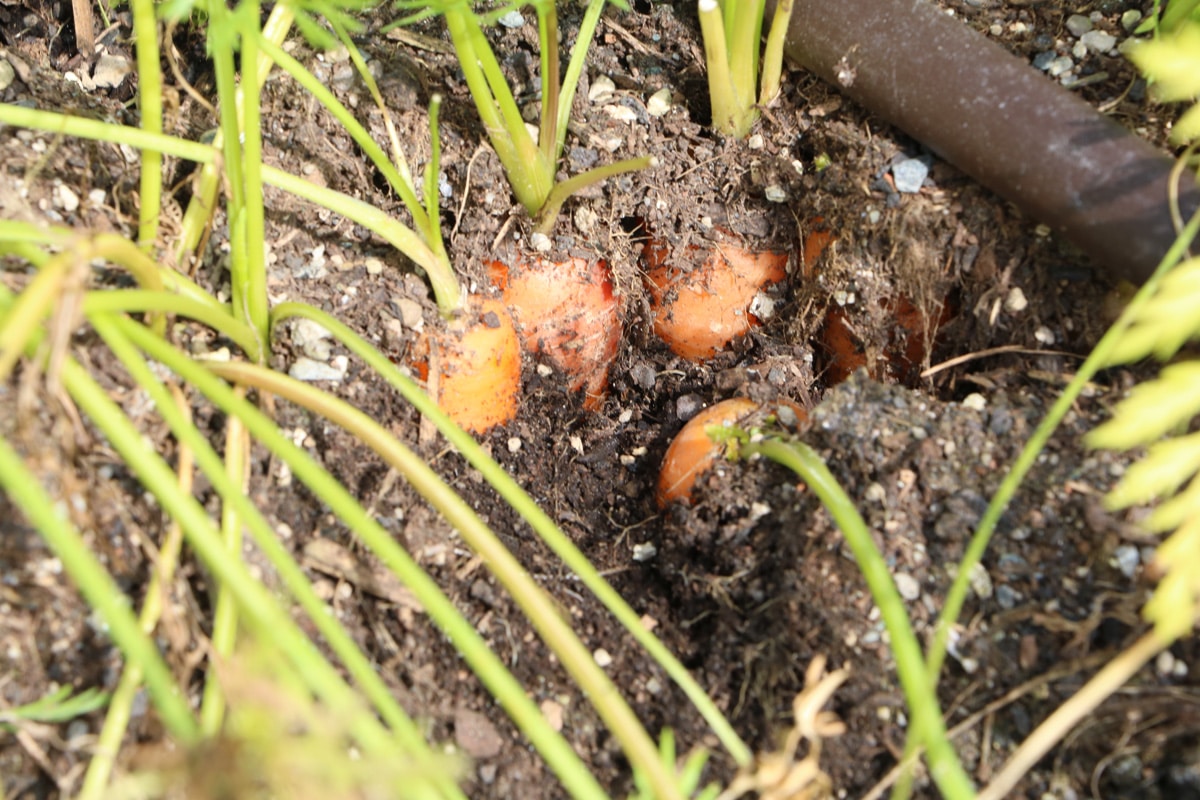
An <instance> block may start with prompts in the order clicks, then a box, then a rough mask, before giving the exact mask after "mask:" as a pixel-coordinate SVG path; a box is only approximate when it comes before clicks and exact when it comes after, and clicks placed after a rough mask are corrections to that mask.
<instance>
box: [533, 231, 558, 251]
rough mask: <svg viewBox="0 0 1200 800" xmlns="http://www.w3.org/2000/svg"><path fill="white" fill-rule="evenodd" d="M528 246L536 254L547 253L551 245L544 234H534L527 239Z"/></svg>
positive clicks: (548, 238)
mask: <svg viewBox="0 0 1200 800" xmlns="http://www.w3.org/2000/svg"><path fill="white" fill-rule="evenodd" d="M529 246H530V247H532V248H533V249H534V251H536V252H538V253H549V252H550V248H551V247H552V246H553V243H552V242H551V241H550V237H549V236H547V235H546V234H544V233H534V234H532V235H531V236H530V237H529Z"/></svg>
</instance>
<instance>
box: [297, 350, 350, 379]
mask: <svg viewBox="0 0 1200 800" xmlns="http://www.w3.org/2000/svg"><path fill="white" fill-rule="evenodd" d="M339 360H341V361H342V362H343V363H340V364H339V363H337V362H338V361H339ZM334 361H335V363H333V364H324V363H322V362H320V361H315V360H313V359H311V358H308V357H307V356H301V357H300V358H297V359H296V361H295V363H293V364H292V366H291V368H290V369H289V370H288V375H290V376H291V377H293V378H295V379H296V380H298V381H307V382H312V381H340V380H341V379H342V378H344V377H346V366H345V363H344V358H340V359H334ZM339 367H340V368H339Z"/></svg>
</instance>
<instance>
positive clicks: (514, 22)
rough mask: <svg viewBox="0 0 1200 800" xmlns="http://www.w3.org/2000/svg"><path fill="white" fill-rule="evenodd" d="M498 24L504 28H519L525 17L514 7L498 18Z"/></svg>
mask: <svg viewBox="0 0 1200 800" xmlns="http://www.w3.org/2000/svg"><path fill="white" fill-rule="evenodd" d="M499 21H500V24H501V25H503V26H504V27H506V28H513V29H515V28H519V27H521V26H522V25H524V24H525V17H524V16H522V14H521V12H520V11H517V10H516V9H514V10H512V11H510V12H508V13H507V14H505V15H504V16H502V17H501V18H500V20H499Z"/></svg>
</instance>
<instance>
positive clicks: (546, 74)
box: [537, 3, 560, 164]
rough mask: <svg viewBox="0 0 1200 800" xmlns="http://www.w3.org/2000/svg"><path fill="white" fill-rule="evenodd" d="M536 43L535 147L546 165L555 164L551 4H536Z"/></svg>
mask: <svg viewBox="0 0 1200 800" xmlns="http://www.w3.org/2000/svg"><path fill="white" fill-rule="evenodd" d="M537 16H538V43H539V44H540V45H541V62H542V115H541V122H540V123H539V126H538V133H539V136H538V147H539V148H540V149H541V151H542V158H544V159H546V161H547V162H548V163H550V164H554V163H555V162H557V161H558V102H559V96H558V94H559V88H560V87H559V76H558V72H559V69H558V67H559V65H558V11H557V10H555V7H554V3H539V4H538V6H537Z"/></svg>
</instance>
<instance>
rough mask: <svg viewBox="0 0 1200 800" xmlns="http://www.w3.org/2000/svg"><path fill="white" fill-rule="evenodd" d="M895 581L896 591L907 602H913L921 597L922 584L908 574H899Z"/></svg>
mask: <svg viewBox="0 0 1200 800" xmlns="http://www.w3.org/2000/svg"><path fill="white" fill-rule="evenodd" d="M894 580H895V581H896V591H898V592H900V596H901V597H903V598H904V599H905V600H909V601H912V600H916V599H917V598H918V597H920V596H921V584H920V583H919V582H918V581H917V579H916V578H914V577H913V576H912V575H909V574H908V573H907V572H897V573H896V575H895V576H894Z"/></svg>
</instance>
